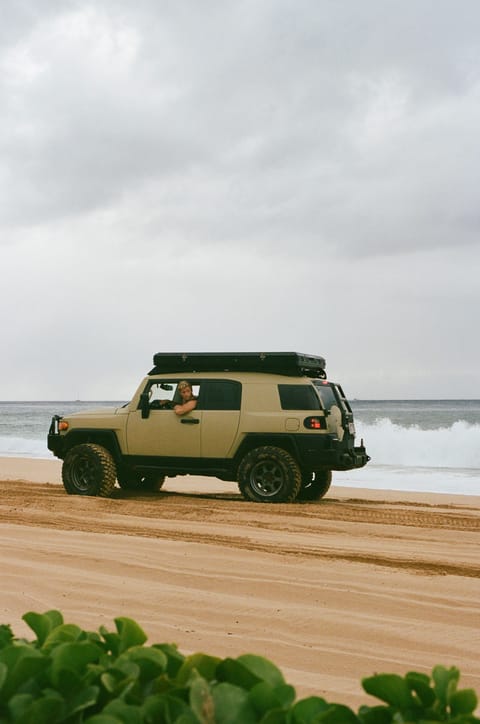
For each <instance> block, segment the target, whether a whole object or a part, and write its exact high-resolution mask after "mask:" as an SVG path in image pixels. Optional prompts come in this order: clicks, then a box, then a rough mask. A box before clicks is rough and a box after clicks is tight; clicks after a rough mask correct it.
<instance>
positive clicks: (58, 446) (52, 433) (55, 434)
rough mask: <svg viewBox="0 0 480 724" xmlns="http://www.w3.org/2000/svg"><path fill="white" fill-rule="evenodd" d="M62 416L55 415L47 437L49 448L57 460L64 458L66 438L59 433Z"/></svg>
mask: <svg viewBox="0 0 480 724" xmlns="http://www.w3.org/2000/svg"><path fill="white" fill-rule="evenodd" d="M59 420H61V417H60V415H54V416H53V417H52V422H51V423H50V428H49V430H48V436H47V447H48V449H49V450H51V452H53V454H54V455H55V456H56V457H57V458H61V459H62V458H63V447H64V438H63V436H62V435H60V433H59V431H58V421H59Z"/></svg>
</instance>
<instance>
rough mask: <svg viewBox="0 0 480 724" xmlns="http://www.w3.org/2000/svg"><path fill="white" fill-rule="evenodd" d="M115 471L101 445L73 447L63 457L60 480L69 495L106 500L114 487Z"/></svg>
mask: <svg viewBox="0 0 480 724" xmlns="http://www.w3.org/2000/svg"><path fill="white" fill-rule="evenodd" d="M116 477H117V470H116V467H115V462H114V460H113V457H112V455H111V454H110V453H109V451H108V450H106V449H105V448H104V447H102V446H101V445H95V444H93V443H84V444H82V445H75V447H72V449H71V450H69V451H68V452H67V454H66V455H65V460H64V461H63V466H62V480H63V485H64V487H65V490H66V491H67V493H70V494H71V495H99V496H100V497H101V498H108V497H109V496H110V495H111V494H112V491H113V489H114V487H115V480H116Z"/></svg>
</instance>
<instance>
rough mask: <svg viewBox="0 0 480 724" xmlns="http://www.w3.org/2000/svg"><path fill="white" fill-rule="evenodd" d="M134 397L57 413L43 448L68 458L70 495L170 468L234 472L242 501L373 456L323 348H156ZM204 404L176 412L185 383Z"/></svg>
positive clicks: (283, 496) (309, 484) (139, 483)
mask: <svg viewBox="0 0 480 724" xmlns="http://www.w3.org/2000/svg"><path fill="white" fill-rule="evenodd" d="M153 362H154V365H155V366H154V368H153V369H152V370H151V371H150V372H149V373H148V375H147V376H146V377H145V379H144V380H142V382H141V384H140V386H139V388H138V390H137V391H136V393H135V395H134V396H133V398H132V400H131V402H129V403H128V404H126V405H124V406H123V407H118V408H112V409H98V410H92V411H91V412H79V413H76V414H72V415H69V416H68V417H61V416H59V415H55V416H54V417H53V418H52V423H51V426H50V430H49V434H48V448H49V449H50V450H51V451H52V452H53V453H54V455H56V456H57V457H58V458H60V459H62V460H63V467H62V478H63V484H64V486H65V489H66V491H67V493H72V494H76V495H100V496H104V497H108V496H109V495H111V493H112V491H113V489H114V487H115V483H116V482H117V481H118V484H119V485H120V487H122V488H138V489H142V488H143V489H148V490H159V489H160V488H161V486H162V485H163V482H164V480H165V476H169V477H173V476H176V475H196V474H198V475H207V476H214V477H217V478H220V479H221V480H231V481H236V482H237V483H238V487H239V489H240V491H241V493H242V495H243V496H244V498H246V499H247V500H253V501H260V502H265V503H286V502H292V501H294V500H317V499H319V498H321V497H323V496H324V495H325V493H326V492H327V490H328V489H329V487H330V483H331V480H332V470H350V469H352V468H358V467H362V466H363V465H365V464H366V463H367V462H368V460H369V459H370V458H369V456H368V455H367V453H366V450H365V447H364V445H363V440H362V442H361V444H360V445H359V446H355V442H354V440H355V427H354V423H353V414H352V410H351V408H350V405H349V403H348V401H347V399H346V398H345V395H344V394H343V391H342V388H341V386H340V385H338V384H336V383H333V382H329V381H328V380H327V379H326V374H325V360H324V359H323V358H322V357H316V356H309V355H303V354H297V353H295V352H268V353H249V352H243V353H217V354H214V353H195V354H169V353H159V354H156V355H154V358H153ZM182 380H187V381H188V382H189V383H190V385H191V387H192V390H193V395H194V396H195V398H196V400H197V403H196V407H195V409H193V410H191V411H190V412H188V413H187V414H184V415H178V414H175V412H174V411H173V409H172V408H173V406H174V405H176V404H178V403H180V402H181V400H180V394H179V390H178V389H177V388H178V385H179V382H181V381H182Z"/></svg>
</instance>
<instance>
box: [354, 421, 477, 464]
mask: <svg viewBox="0 0 480 724" xmlns="http://www.w3.org/2000/svg"><path fill="white" fill-rule="evenodd" d="M355 427H356V430H357V440H360V438H362V437H363V439H364V442H365V445H366V448H367V452H368V454H369V455H370V457H371V458H372V460H371V463H370V465H396V466H402V467H428V468H443V469H444V468H455V469H457V470H458V469H470V470H471V469H475V468H478V469H480V425H476V424H475V425H472V424H469V423H467V422H464V421H462V420H460V421H458V422H455V423H453V424H452V425H451V426H450V427H440V428H437V429H435V430H423V429H421V428H420V427H417V426H415V425H412V426H409V427H403V426H402V425H398V424H395V423H393V422H392V421H391V420H390V419H389V418H383V419H378V420H376V421H375V422H374V423H363V422H362V421H361V419H359V418H358V417H357V419H356V423H355Z"/></svg>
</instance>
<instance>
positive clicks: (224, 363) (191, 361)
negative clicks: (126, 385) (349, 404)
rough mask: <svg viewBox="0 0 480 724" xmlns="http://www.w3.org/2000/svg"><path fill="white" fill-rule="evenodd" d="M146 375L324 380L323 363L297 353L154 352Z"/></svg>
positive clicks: (315, 358)
mask: <svg viewBox="0 0 480 724" xmlns="http://www.w3.org/2000/svg"><path fill="white" fill-rule="evenodd" d="M153 364H154V365H155V367H154V368H153V369H152V370H150V372H149V374H150V375H154V374H165V373H167V374H168V373H173V372H178V373H183V372H185V373H188V372H234V371H235V372H273V373H276V374H282V375H294V376H302V375H306V376H308V377H321V378H325V377H326V373H325V359H324V358H323V357H317V356H315V355H307V354H300V353H298V352H184V353H179V352H173V353H172V352H158V353H157V354H154V355H153Z"/></svg>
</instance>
